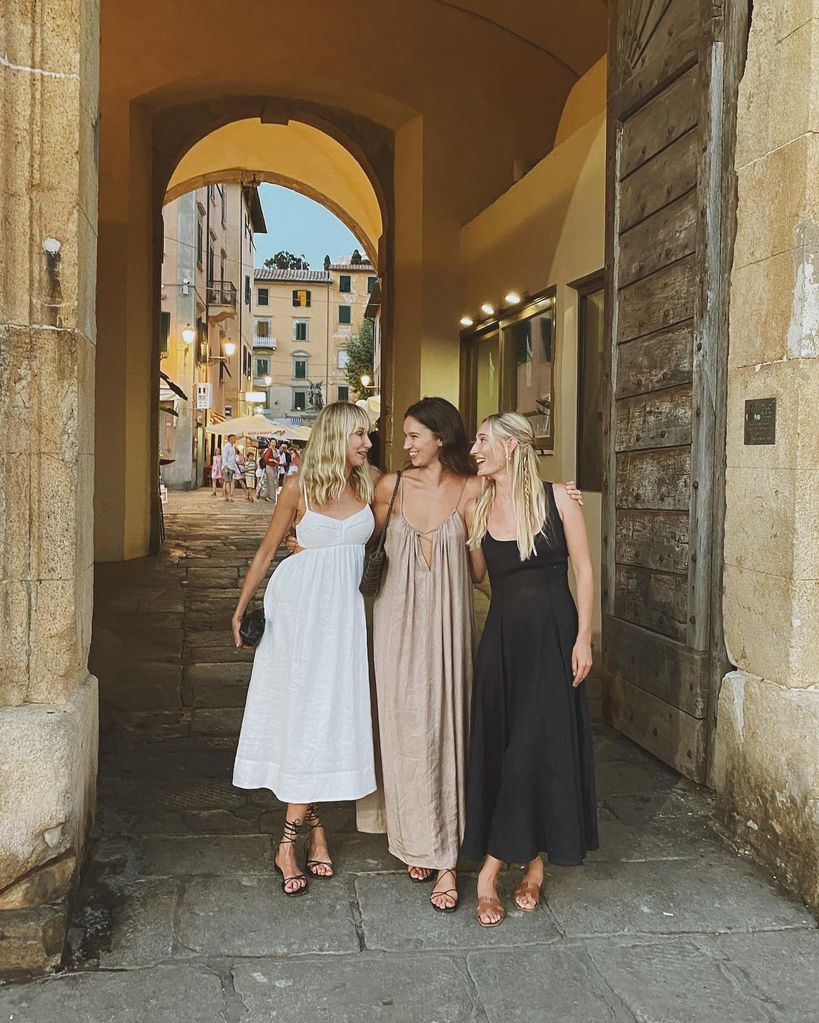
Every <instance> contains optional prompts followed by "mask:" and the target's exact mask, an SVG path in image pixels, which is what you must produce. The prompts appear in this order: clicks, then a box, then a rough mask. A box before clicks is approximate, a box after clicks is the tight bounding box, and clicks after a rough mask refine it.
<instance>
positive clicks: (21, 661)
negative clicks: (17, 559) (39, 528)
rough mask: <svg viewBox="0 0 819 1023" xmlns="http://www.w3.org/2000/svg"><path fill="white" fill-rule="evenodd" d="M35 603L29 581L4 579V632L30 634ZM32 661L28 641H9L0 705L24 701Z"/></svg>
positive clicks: (0, 598) (0, 628)
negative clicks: (32, 602) (30, 594)
mask: <svg viewBox="0 0 819 1023" xmlns="http://www.w3.org/2000/svg"><path fill="white" fill-rule="evenodd" d="M30 613H31V605H30V598H29V584H28V583H27V582H25V581H24V580H23V581H21V580H17V579H8V580H0V635H3V636H27V635H28V631H29V621H30ZM28 681H29V663H28V647H27V645H26V644H25V643H19V642H18V643H6V644H4V651H3V671H2V674H0V706H3V707H14V706H17V705H18V704H21V703H23V701H24V700H25V699H26V694H27V692H28Z"/></svg>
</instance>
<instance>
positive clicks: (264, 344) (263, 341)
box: [253, 334, 279, 351]
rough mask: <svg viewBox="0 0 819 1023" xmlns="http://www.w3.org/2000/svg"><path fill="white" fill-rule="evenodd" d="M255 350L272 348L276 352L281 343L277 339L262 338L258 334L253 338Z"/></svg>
mask: <svg viewBox="0 0 819 1023" xmlns="http://www.w3.org/2000/svg"><path fill="white" fill-rule="evenodd" d="M253 347H254V348H272V349H273V351H275V350H276V349H277V348H278V347H279V342H278V340H277V339H276V338H275V337H270V336H266V337H260V336H259V335H258V334H256V335H255V336H254V338H253Z"/></svg>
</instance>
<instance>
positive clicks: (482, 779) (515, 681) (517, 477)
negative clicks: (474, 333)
mask: <svg viewBox="0 0 819 1023" xmlns="http://www.w3.org/2000/svg"><path fill="white" fill-rule="evenodd" d="M472 454H473V455H474V456H475V460H476V462H477V464H478V474H479V476H481V477H483V479H484V480H485V481H486V482H485V489H484V491H483V493H482V494H481V497H480V498H479V499H478V501H477V503H476V506H475V512H474V515H473V525H472V531H471V534H470V538H469V546H470V549H471V555H472V559H473V570H474V571H475V572H476V573H477V574H481V569H482V567H483V565H482V562H483V561H484V560H485V565H486V567H488V569H489V577H490V580H491V583H492V601H491V604H490V608H489V615H488V617H487V620H486V627H485V629H484V633H483V636H482V638H481V642H480V647H479V649H478V656H477V662H476V665H475V683H474V697H473V707H472V729H471V738H470V746H469V760H468V771H467V786H466V834H465V837H464V843H463V848H462V850H461V851H462V854H463V855H464V856H465V857H466V858H467V859H470V860H479V859H481V858H483V857H485V859H484V863H483V867H482V869H481V872H480V874H479V876H478V911H477V916H478V922H479V923H480V924H481V925H482V926H484V927H494V926H496V925H497V924H499V923H501V921H502V920H503V918H504V916H505V915H506V912H505V909H504V907H503V905H502V903H501V902H500V900H499V898H498V892H497V877H498V872H499V871H500V870H501V868H502V867H503V864H504V862H506V861H510V862H515V863H525V864H526V872H525V874H524V877H523V881H522V883H521V884H520V886H519V887H518V888H517V889H516V891H515V893H514V896H513V897H514V901H515V904H516V905H517V907H518V908H519V909H521V910H524V911H525V912H529V911H531V910H533V909H535V907H536V906H537V905H538V903H539V901H540V889H541V885H542V884H543V861H542V859H541V857H540V854H541V852H545V853H546V855H547V857H548V859H549V862H550V863H553V864H557V865H560V866H576V865H579V864H581V863H582V862H583V858H584V857H585V855H586V853H587V852H588V851H589V850H590V849H596V848H597V815H596V810H595V791H594V761H593V753H592V736H591V726H590V722H589V711H588V704H587V701H586V695H585V692H584V691H583V689H582V688H580V684H581V682H582V681H583V679H585V677H586V676H587V675H588V673H589V670H590V669H591V665H592V656H591V619H592V604H593V577H592V566H591V558H590V556H589V544H588V538H587V536H586V526H585V523H584V520H583V513H582V511H581V509H580V507H579V506H578V504H577V503H576V502H574V501H572V500H571V499H570V498H569V496H568V495H567V493H566V488H565V486H563V485H562V484H552V483H545V484H544V483H542V482H541V480H540V478H539V474H538V460H537V455H536V453H535V449H534V437H533V434H532V429H531V426H530V425H529V422H528V420H527V419H525V418H524V417H523V416H521V415H518V413H516V412H508V413H503V414H501V415H496V416H490V417H489V418H488V419H487V420H486V421H485V422H483V423H482V424H481V426H480V428H479V430H478V436H477V440H476V441H475V445H474V447H473V448H472ZM569 559H571V562H572V571H573V573H574V578H575V583H576V590H577V607H576V606H575V602H574V600H573V598H572V595H571V592H570V591H569V583H568V578H567V563H568V560H569Z"/></svg>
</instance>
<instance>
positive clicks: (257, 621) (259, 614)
mask: <svg viewBox="0 0 819 1023" xmlns="http://www.w3.org/2000/svg"><path fill="white" fill-rule="evenodd" d="M263 633H264V608H263V607H257V608H256V610H255V611H245V613H244V614H243V615H242V624H241V625H240V626H239V635H240V636H241V637H242V645H243V646H256V644H257V643H258V642H259V640H260V639H261V638H262V635H263Z"/></svg>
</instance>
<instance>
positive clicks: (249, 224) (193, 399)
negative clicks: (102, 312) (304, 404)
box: [159, 183, 266, 489]
mask: <svg viewBox="0 0 819 1023" xmlns="http://www.w3.org/2000/svg"><path fill="white" fill-rule="evenodd" d="M163 224H164V248H163V262H162V312H161V316H162V326H161V334H160V353H159V355H160V371H161V373H162V374H164V377H161V378H160V383H159V399H160V401H159V453H160V458H161V459H163V460H167V464H165V465H164V466H163V469H162V478H163V481H164V482H165V484H166V485H167V486H168V487H170V488H175V489H189V488H191V487H196V486H199V485H201V483H202V480H203V473H204V465H205V461H206V458H207V456H208V454H209V446H210V438H209V435H207V434H206V433H205V427H206V426H207V425H208V423H209V422H213V421H219V420H220V419H222V418H225V419H229V418H230V417H231V416H239V415H244V414H245V413H246V412H247V411H249V408H248V402H247V401H246V400H245V395H246V394H247V393H248V391H251V390H252V373H253V317H252V314H251V307H252V301H253V266H254V261H255V255H256V246H255V242H254V237H255V235H256V234H257V233H260V232H264V231H265V229H266V228H265V222H264V216H263V214H262V208H261V203H260V201H259V195H258V190H257V189H256V188H255V187H254V186H243V185H240V184H232V183H229V184H213V185H208V186H207V187H205V188H197V189H196V190H195V191H192V192H188V193H186V194H185V195H181V196H179V197H178V198H176V199H173V200H172V201H171V202H169V203H168V204H167V205H166V206H165V207H164V209H163ZM176 388H178V389H179V390H181V391H182V392H183V393H184V394H185V395H186V397H185V398H183V397H182V396H181V395H180V394H179V393H178V390H176Z"/></svg>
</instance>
